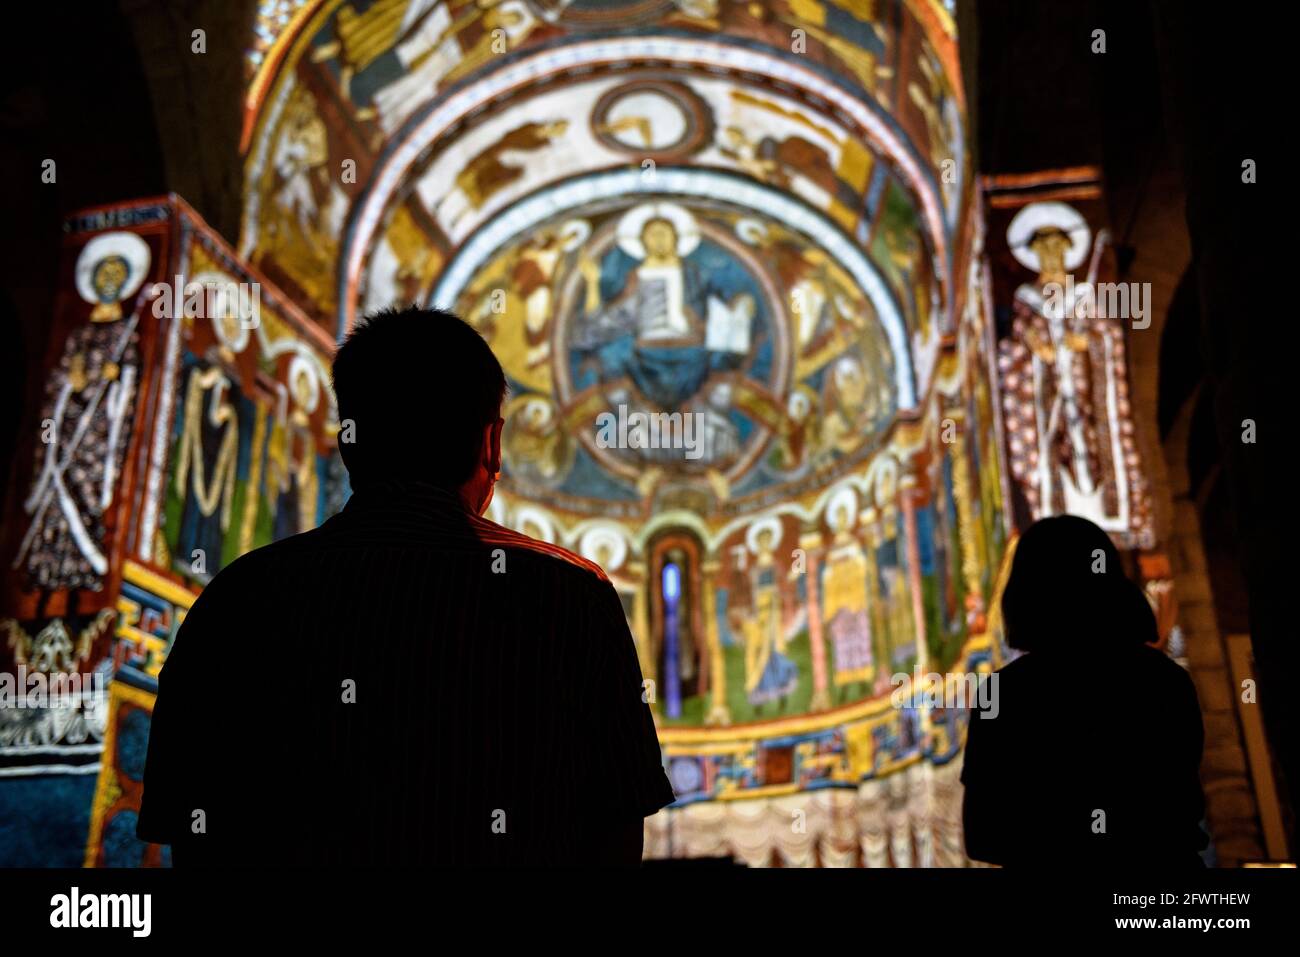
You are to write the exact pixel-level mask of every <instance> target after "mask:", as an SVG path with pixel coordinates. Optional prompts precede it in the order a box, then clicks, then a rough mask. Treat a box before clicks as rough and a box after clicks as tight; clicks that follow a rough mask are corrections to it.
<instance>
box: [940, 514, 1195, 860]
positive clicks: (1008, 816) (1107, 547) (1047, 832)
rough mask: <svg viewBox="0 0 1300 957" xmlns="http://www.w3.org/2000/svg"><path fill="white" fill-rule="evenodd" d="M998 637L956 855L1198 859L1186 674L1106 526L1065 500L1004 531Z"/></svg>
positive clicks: (973, 728)
mask: <svg viewBox="0 0 1300 957" xmlns="http://www.w3.org/2000/svg"><path fill="white" fill-rule="evenodd" d="M1002 616H1003V621H1004V624H1005V626H1006V634H1007V642H1008V643H1009V644H1010V645H1011V646H1012V647H1013V648H1017V649H1020V650H1021V651H1024V652H1026V653H1025V654H1024V655H1022V656H1021V657H1019V658H1017V659H1016V660H1015V661H1012V662H1011V663H1010V664H1008V665H1006V666H1004V667H1003V668H1001V669H1000V670H999V671H998V672H997V673H996V675H995V676H994V682H995V683H994V684H993V685H992V687H991V688H990V689H986V691H987V692H991V694H992V695H993V698H992V700H989V707H988V708H987V709H986V711H987V714H983V715H981V713H979V712H977V711H972V712H971V716H970V733H969V736H968V738H967V742H966V756H965V765H964V767H963V769H962V782H963V783H964V784H965V786H966V792H965V804H964V808H963V819H964V827H965V833H966V853H967V855H968V856H969V857H971V858H973V859H975V860H980V861H987V862H989V863H993V864H1002V865H1006V866H1041V867H1050V868H1052V869H1054V870H1060V869H1061V868H1069V867H1072V866H1084V867H1089V866H1092V867H1107V868H1114V867H1119V866H1133V865H1138V866H1141V865H1150V866H1165V867H1168V866H1174V867H1198V866H1201V860H1200V857H1199V856H1198V854H1199V852H1200V851H1201V850H1202V849H1203V848H1204V847H1205V844H1206V837H1205V833H1204V832H1203V831H1202V830H1201V827H1200V821H1201V818H1202V816H1203V813H1204V809H1205V807H1204V798H1203V796H1202V793H1201V784H1200V778H1199V771H1200V762H1201V746H1202V741H1203V731H1202V726H1201V711H1200V706H1199V705H1198V703H1197V698H1196V688H1195V686H1194V685H1193V684H1192V679H1191V678H1190V677H1189V676H1188V674H1187V672H1185V671H1184V670H1183V669H1182V668H1180V667H1179V666H1178V665H1177V664H1176V663H1175V662H1174V661H1171V660H1170V659H1169V657H1168V656H1167V655H1165V654H1164V652H1162V651H1160V650H1158V649H1157V648H1154V647H1152V644H1151V643H1153V642H1155V641H1156V640H1157V638H1158V635H1157V632H1156V621H1155V616H1154V614H1153V613H1152V611H1151V606H1150V605H1149V604H1148V603H1147V600H1146V598H1145V596H1144V595H1143V594H1142V591H1141V589H1139V588H1138V586H1137V585H1135V584H1133V583H1132V582H1131V581H1129V580H1128V579H1127V578H1126V577H1125V576H1124V572H1123V568H1122V566H1121V564H1120V556H1119V553H1118V552H1117V551H1116V549H1115V546H1114V545H1113V544H1111V541H1110V538H1109V537H1108V536H1107V535H1106V533H1105V532H1103V531H1102V530H1101V529H1100V528H1098V527H1097V526H1096V525H1094V524H1093V523H1091V522H1089V521H1087V520H1086V519H1082V518H1076V517H1074V516H1069V515H1066V516H1057V517H1054V518H1047V519H1043V520H1042V521H1039V522H1037V523H1035V524H1034V525H1032V526H1030V527H1029V528H1028V529H1026V531H1025V534H1024V535H1023V536H1021V539H1020V542H1019V544H1018V545H1017V547H1016V553H1015V557H1014V558H1013V559H1012V563H1011V574H1010V576H1009V577H1008V579H1007V585H1006V589H1005V590H1004V592H1003V596H1002Z"/></svg>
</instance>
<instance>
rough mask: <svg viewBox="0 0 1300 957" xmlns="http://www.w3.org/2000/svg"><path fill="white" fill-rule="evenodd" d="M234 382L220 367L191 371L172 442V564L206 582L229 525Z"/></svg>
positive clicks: (235, 430)
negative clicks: (175, 528)
mask: <svg viewBox="0 0 1300 957" xmlns="http://www.w3.org/2000/svg"><path fill="white" fill-rule="evenodd" d="M231 391H233V384H232V383H231V381H230V380H229V379H228V378H226V375H225V372H224V371H223V370H222V368H221V366H212V367H211V368H208V369H204V368H202V367H200V366H194V367H193V368H191V369H190V372H189V378H188V380H187V385H186V390H185V402H184V405H183V406H182V408H181V434H180V436H179V437H178V439H177V444H176V479H175V482H176V494H177V496H178V497H179V498H180V500H181V503H182V504H181V517H180V531H179V534H178V535H177V538H176V551H175V562H176V564H177V565H178V566H179V568H180V570H181V571H182V572H183V573H184V574H187V575H192V576H194V577H196V578H198V579H199V580H200V581H207V580H208V578H210V577H211V576H212V575H215V574H216V573H217V571H218V570H219V569H220V567H221V557H222V551H223V547H222V546H223V543H224V542H225V537H226V532H227V531H229V529H230V517H231V513H232V501H233V498H234V492H235V473H236V469H237V467H238V458H239V415H238V413H237V412H236V410H235V406H234V405H233V404H232V403H231V401H230V400H229V393H230V392H231Z"/></svg>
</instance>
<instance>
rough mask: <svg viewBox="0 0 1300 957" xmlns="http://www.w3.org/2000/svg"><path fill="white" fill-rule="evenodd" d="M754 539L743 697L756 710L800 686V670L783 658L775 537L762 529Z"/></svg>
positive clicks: (782, 702) (783, 697)
mask: <svg viewBox="0 0 1300 957" xmlns="http://www.w3.org/2000/svg"><path fill="white" fill-rule="evenodd" d="M756 537H757V546H758V555H757V557H756V558H755V560H754V567H753V568H752V569H751V570H750V595H751V601H752V603H753V607H752V610H751V614H750V617H749V620H748V621H746V622H745V693H746V694H747V696H748V698H749V703H750V704H752V705H754V706H755V707H759V706H761V705H763V704H764V703H765V702H768V701H780V702H781V707H782V708H784V707H785V698H786V696H787V695H789V694H790V693H791V692H792V691H794V689H795V686H796V685H797V684H798V683H799V669H798V667H797V666H796V665H795V663H794V662H793V661H791V660H790V659H789V658H788V657H787V656H786V654H785V629H784V627H783V625H782V621H781V592H780V586H779V585H778V575H777V567H776V562H775V560H774V559H773V556H772V549H773V548H775V547H776V534H775V533H774V532H773V531H772V530H771V529H767V528H764V529H762V530H760V531H759V533H758V535H757V536H756Z"/></svg>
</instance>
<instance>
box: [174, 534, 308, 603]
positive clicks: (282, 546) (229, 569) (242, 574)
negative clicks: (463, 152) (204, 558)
mask: <svg viewBox="0 0 1300 957" xmlns="http://www.w3.org/2000/svg"><path fill="white" fill-rule="evenodd" d="M320 545H321V529H320V528H313V529H310V530H309V531H306V532H300V533H298V534H297V535H290V536H288V537H287V538H282V539H280V540H279V541H275V542H270V543H268V544H266V545H262V546H260V547H258V548H254V549H253V550H252V551H248V552H245V553H244V554H242V555H240V556H239V557H238V558H236V559H234V560H233V561H232V562H230V564H228V565H225V566H224V567H223V568H222V569H221V570H220V571H218V572H217V574H216V575H214V576H213V577H212V580H211V581H210V582H208V584H207V585H206V586H204V588H203V591H202V593H201V594H200V596H199V597H200V598H202V597H203V596H204V595H210V594H219V593H227V592H231V591H245V590H247V589H249V588H250V587H253V586H256V585H259V584H263V583H265V582H266V581H267V577H268V574H270V573H272V572H276V574H277V576H278V573H279V572H280V571H282V570H283V569H284V568H285V567H286V564H287V563H289V562H292V561H294V560H295V558H296V556H298V555H302V554H304V553H310V552H312V551H314V550H316V549H317V548H319V547H320Z"/></svg>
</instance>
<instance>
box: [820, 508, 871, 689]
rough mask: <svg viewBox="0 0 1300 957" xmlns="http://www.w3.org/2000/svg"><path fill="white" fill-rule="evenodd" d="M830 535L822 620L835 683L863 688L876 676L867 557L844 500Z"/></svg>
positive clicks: (824, 579) (840, 686) (833, 514)
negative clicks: (832, 656)
mask: <svg viewBox="0 0 1300 957" xmlns="http://www.w3.org/2000/svg"><path fill="white" fill-rule="evenodd" d="M831 524H832V532H833V538H832V541H831V546H830V550H829V551H828V552H827V555H826V570H825V572H824V573H823V575H824V577H823V583H822V594H823V596H824V599H823V600H824V603H825V607H824V611H823V612H822V620H823V621H825V622H826V623H827V624H828V626H829V631H830V635H831V646H832V647H833V648H834V651H835V686H836V687H837V688H840V689H841V694H843V693H844V691H846V690H847V686H848V685H850V684H861V685H863V686H864V689H863V690H864V691H865V690H867V687H868V686H869V685H870V683H871V681H872V679H873V678H874V677H875V662H874V661H873V660H872V652H871V642H872V636H871V621H870V618H869V616H868V613H867V557H866V555H865V554H864V553H863V551H862V546H861V545H860V544H859V543H858V540H857V538H856V537H854V534H853V508H852V506H850V505H849V504H848V503H843V504H842V505H841V506H840V507H839V508H836V509H834V511H833V513H832V518H831Z"/></svg>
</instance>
